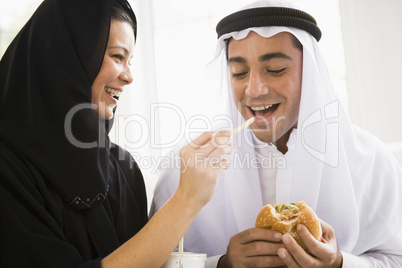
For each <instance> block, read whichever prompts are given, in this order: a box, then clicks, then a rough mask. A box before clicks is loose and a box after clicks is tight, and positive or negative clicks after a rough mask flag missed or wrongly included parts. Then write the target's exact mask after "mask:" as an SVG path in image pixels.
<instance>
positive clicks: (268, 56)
mask: <svg viewBox="0 0 402 268" xmlns="http://www.w3.org/2000/svg"><path fill="white" fill-rule="evenodd" d="M275 58H276V59H277V58H280V59H287V60H292V57H290V56H288V55H286V54H283V53H282V52H274V53H267V54H264V55H262V56H260V57H259V58H258V60H259V61H260V62H263V61H269V60H270V59H275Z"/></svg>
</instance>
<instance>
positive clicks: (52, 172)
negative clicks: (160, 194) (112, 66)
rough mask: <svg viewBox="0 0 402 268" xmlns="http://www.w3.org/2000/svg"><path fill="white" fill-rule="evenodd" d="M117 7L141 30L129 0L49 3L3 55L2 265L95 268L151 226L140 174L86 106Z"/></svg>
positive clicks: (0, 115)
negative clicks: (82, 265)
mask: <svg viewBox="0 0 402 268" xmlns="http://www.w3.org/2000/svg"><path fill="white" fill-rule="evenodd" d="M115 1H117V2H118V3H119V4H120V5H121V6H122V7H123V8H124V9H125V10H126V12H127V13H128V14H129V15H130V17H131V19H132V20H133V21H134V24H136V18H135V15H134V13H133V11H132V10H131V8H130V5H129V4H128V2H127V1H126V0H44V1H43V3H42V4H41V5H40V6H39V8H38V9H37V10H36V12H35V13H34V14H33V16H32V17H31V19H30V20H29V21H28V22H27V24H26V25H25V26H24V27H23V28H22V30H21V31H20V32H19V33H18V35H17V36H16V37H15V39H14V40H13V42H12V43H11V44H10V46H9V48H8V49H7V51H6V52H5V54H4V56H3V58H2V59H1V62H0V125H1V126H0V213H1V216H0V217H1V218H0V237H1V238H0V266H6V267H7V266H10V267H14V266H15V267H19V266H21V267H27V265H28V266H32V265H33V266H38V267H39V266H40V267H47V266H57V267H63V266H68V267H71V266H74V265H78V264H82V263H83V262H85V261H89V262H88V263H87V266H91V267H92V265H95V266H96V265H98V266H99V260H100V257H105V256H106V255H108V254H109V253H110V252H112V251H113V250H114V249H116V248H117V247H118V246H119V245H121V244H122V243H124V242H125V241H126V240H128V239H129V238H130V237H132V236H133V235H134V234H135V233H136V232H138V231H139V230H140V229H141V228H142V227H143V226H144V225H145V223H146V222H147V204H146V194H145V186H144V181H143V178H142V175H141V172H140V171H139V169H138V166H137V164H136V163H135V162H134V160H133V159H132V157H131V155H130V154H129V153H128V152H126V151H124V150H123V149H121V148H119V147H118V146H116V145H113V144H111V142H110V141H109V138H108V131H109V128H110V127H111V123H112V121H107V122H102V121H100V120H99V118H98V117H97V115H96V114H95V113H94V111H93V110H92V109H91V108H90V104H91V85H92V83H93V81H94V79H95V77H96V76H97V74H98V72H99V70H100V68H101V65H102V62H103V57H104V53H105V49H106V46H107V41H108V36H109V29H110V10H111V7H112V5H113V4H114V2H115ZM134 32H135V33H136V29H134ZM78 145H79V146H78ZM94 258H98V259H97V261H95V262H94V263H92V262H91V260H92V261H93V260H94Z"/></svg>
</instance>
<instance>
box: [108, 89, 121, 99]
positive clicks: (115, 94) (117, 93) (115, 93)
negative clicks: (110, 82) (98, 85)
mask: <svg viewBox="0 0 402 268" xmlns="http://www.w3.org/2000/svg"><path fill="white" fill-rule="evenodd" d="M105 90H106V92H107V93H109V95H111V96H112V97H120V94H121V91H118V90H114V89H113V88H110V87H105Z"/></svg>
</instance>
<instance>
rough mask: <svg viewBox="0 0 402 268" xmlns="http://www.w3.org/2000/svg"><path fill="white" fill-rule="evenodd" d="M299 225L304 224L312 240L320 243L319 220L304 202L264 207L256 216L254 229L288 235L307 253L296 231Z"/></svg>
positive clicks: (320, 230)
mask: <svg viewBox="0 0 402 268" xmlns="http://www.w3.org/2000/svg"><path fill="white" fill-rule="evenodd" d="M299 223H301V224H304V225H305V226H306V227H307V229H308V230H309V231H310V233H311V234H312V235H313V236H314V238H315V239H317V240H318V241H321V238H322V229H321V224H320V220H319V219H318V217H317V215H316V214H315V213H314V211H313V210H312V209H311V208H310V207H309V206H308V205H307V204H306V202H304V201H299V202H296V203H290V204H287V203H281V204H278V205H269V204H268V205H266V206H264V207H263V208H262V209H261V211H260V213H259V214H258V216H257V220H256V222H255V227H257V228H263V229H272V230H275V231H278V232H281V233H282V234H284V233H289V234H290V235H291V236H293V238H294V239H295V240H296V242H297V243H298V244H299V245H300V246H301V247H303V248H304V250H306V251H307V248H306V246H305V245H304V243H303V241H301V239H300V237H299V235H298V234H297V231H296V227H297V224H299Z"/></svg>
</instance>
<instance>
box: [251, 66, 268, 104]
mask: <svg viewBox="0 0 402 268" xmlns="http://www.w3.org/2000/svg"><path fill="white" fill-rule="evenodd" d="M268 92H269V87H268V85H267V83H266V81H264V80H263V78H262V76H261V74H260V73H258V72H251V73H250V76H249V81H248V84H247V88H246V94H247V95H248V96H250V97H252V98H257V97H259V96H262V95H266V94H268Z"/></svg>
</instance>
